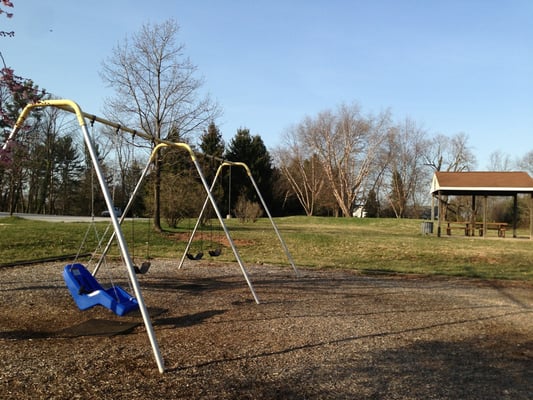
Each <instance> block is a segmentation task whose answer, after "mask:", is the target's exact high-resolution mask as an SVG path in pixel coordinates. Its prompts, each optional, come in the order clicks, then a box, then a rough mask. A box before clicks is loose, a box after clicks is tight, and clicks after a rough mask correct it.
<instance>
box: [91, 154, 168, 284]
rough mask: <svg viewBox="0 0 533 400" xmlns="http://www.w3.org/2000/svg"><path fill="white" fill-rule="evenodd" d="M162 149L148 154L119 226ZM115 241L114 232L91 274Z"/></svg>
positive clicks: (96, 270) (97, 268) (97, 267)
mask: <svg viewBox="0 0 533 400" xmlns="http://www.w3.org/2000/svg"><path fill="white" fill-rule="evenodd" d="M161 147H164V145H162V144H158V145H157V146H156V147H154V149H153V150H152V153H151V154H150V157H149V158H148V162H147V163H146V166H145V167H144V169H143V171H142V173H141V176H140V178H139V180H138V181H137V185H136V186H135V188H134V189H133V192H132V194H131V196H130V198H129V200H128V204H126V207H125V208H124V211H123V212H122V215H121V216H120V220H119V224H121V225H122V222H123V221H124V218H125V217H126V215H127V214H128V211H129V210H130V208H131V206H132V205H133V201H134V200H135V197H136V196H137V193H138V192H139V190H140V189H141V186H142V183H143V181H144V178H146V175H147V174H148V171H149V169H150V165H151V164H152V161H153V160H154V158H155V156H156V154H157V151H158V150H159V149H160V148H161ZM114 239H115V232H113V233H112V234H111V237H110V238H109V240H108V242H107V245H106V247H105V248H104V251H102V255H101V256H100V259H99V260H98V263H97V264H96V267H95V268H94V270H93V272H92V274H93V275H96V273H97V272H98V270H99V269H100V266H101V265H102V262H103V260H104V257H105V256H106V254H107V252H108V251H109V248H110V247H111V245H112V244H113V240H114Z"/></svg>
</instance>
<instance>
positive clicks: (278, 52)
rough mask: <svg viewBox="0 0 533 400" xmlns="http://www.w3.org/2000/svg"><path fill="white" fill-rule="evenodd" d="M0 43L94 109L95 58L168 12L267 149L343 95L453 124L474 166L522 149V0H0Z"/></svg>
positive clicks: (427, 121)
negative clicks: (7, 8)
mask: <svg viewBox="0 0 533 400" xmlns="http://www.w3.org/2000/svg"><path fill="white" fill-rule="evenodd" d="M13 1H14V4H15V8H14V9H13V12H14V13H15V15H14V17H13V18H12V19H10V20H8V19H6V18H5V17H3V16H0V30H7V31H10V30H14V31H15V32H16V34H15V37H14V38H0V51H1V52H2V54H3V56H4V58H5V60H6V63H7V65H8V66H10V67H12V68H14V70H15V72H16V74H18V75H22V76H24V77H28V78H31V79H33V80H34V81H35V82H36V83H37V84H38V85H39V86H40V87H43V88H45V89H47V90H48V91H49V92H51V93H53V94H55V95H57V96H60V97H64V98H69V99H72V100H75V101H76V102H78V103H79V104H80V106H81V107H82V109H83V110H84V111H87V112H90V113H95V114H101V113H102V106H103V100H104V98H105V97H106V96H109V95H111V94H112V92H110V91H109V89H107V88H106V87H105V86H104V84H103V83H102V81H101V79H100V76H99V74H98V72H99V71H100V69H101V63H102V61H103V60H104V59H105V58H107V57H109V56H110V55H111V53H112V49H113V47H114V46H115V45H116V44H117V43H119V42H121V41H123V40H124V38H125V37H126V36H129V35H131V34H132V33H134V32H136V31H138V30H139V28H140V26H141V25H142V24H143V23H146V22H151V23H157V22H162V21H164V20H165V19H167V18H169V17H172V18H174V19H175V20H176V21H177V22H178V24H179V25H180V27H181V28H180V34H179V38H178V39H179V41H180V42H182V43H183V44H185V46H186V54H187V55H188V56H189V57H190V58H191V60H192V62H193V63H194V64H196V65H197V66H198V68H199V73H200V75H202V76H203V77H204V78H205V87H204V88H205V89H206V90H207V91H208V92H209V93H210V94H211V96H212V97H213V98H215V99H216V100H217V101H218V102H219V103H220V105H221V106H222V108H223V110H224V115H223V116H222V117H221V118H220V119H219V120H218V121H217V124H218V125H219V127H220V129H221V131H222V133H223V135H224V137H225V139H226V140H229V139H230V138H231V137H233V136H234V135H235V133H236V131H237V129H238V128H240V127H247V128H249V129H250V130H251V132H252V133H253V134H259V135H261V137H262V138H263V140H264V141H265V144H266V145H267V146H268V147H269V148H270V149H272V148H274V147H275V146H277V145H279V144H281V138H282V135H283V133H284V132H285V131H286V130H287V129H288V128H289V127H290V126H291V125H294V124H297V123H298V122H300V121H301V120H302V119H303V118H304V117H305V116H306V115H311V116H313V115H315V114H316V113H318V112H319V111H322V110H325V109H333V108H335V107H337V106H338V105H339V104H341V103H343V102H344V103H351V102H357V103H359V104H360V106H361V107H362V109H363V112H367V113H374V114H376V113H379V112H380V111H382V110H385V109H390V110H391V111H392V113H393V117H394V119H395V120H398V121H400V120H403V119H404V118H406V117H409V118H411V119H413V120H415V121H416V122H417V123H418V124H419V125H420V126H421V127H423V128H424V129H425V130H426V131H428V133H429V134H430V135H434V134H439V133H440V134H445V135H454V134H457V133H460V132H464V133H466V134H467V135H468V136H469V138H470V139H469V140H470V144H471V146H472V147H473V149H474V151H475V154H476V155H477V157H478V169H485V168H486V167H487V164H488V158H489V155H490V154H491V153H492V152H494V151H496V150H498V151H501V152H503V153H504V154H508V155H509V156H510V157H511V158H512V159H515V158H517V157H521V156H523V155H524V154H525V153H526V152H528V151H530V150H533V135H532V131H533V24H532V23H531V21H533V2H532V1H530V0H507V1H504V0H501V1H496V0H480V1H477V0H461V1H459V0H447V1H436V0H435V1H433V0H418V1H417V0H373V1H359V0H352V1H349V0H346V1H344V0H322V1H318V0H307V1H303V0H302V1H301V0H293V1H290V0H286V1H278V0H270V1H260V0H257V1H252V0H249V1H237V0H235V1H232V0H226V1H222V0H219V1H216V0H195V1H190V0H187V1H185V0H183V1H182V0H175V1H171V0H168V1H163V0H152V1H137V0H108V1H105V2H104V1H100V0H93V1H90V2H89V1H72V0H54V1H42V0H13Z"/></svg>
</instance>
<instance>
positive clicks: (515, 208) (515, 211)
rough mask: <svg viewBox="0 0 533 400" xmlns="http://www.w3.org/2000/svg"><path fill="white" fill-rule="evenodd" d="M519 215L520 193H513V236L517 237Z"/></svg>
mask: <svg viewBox="0 0 533 400" xmlns="http://www.w3.org/2000/svg"><path fill="white" fill-rule="evenodd" d="M517 216H518V194H516V193H515V194H514V195H513V237H514V238H515V237H516V223H517V220H518V218H517Z"/></svg>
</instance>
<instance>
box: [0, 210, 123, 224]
mask: <svg viewBox="0 0 533 400" xmlns="http://www.w3.org/2000/svg"><path fill="white" fill-rule="evenodd" d="M13 215H14V216H16V217H21V218H27V219H33V220H37V221H48V222H91V219H92V218H91V217H88V216H74V215H46V214H25V213H15V214H13ZM3 217H9V213H6V212H0V218H3ZM126 219H128V218H126ZM94 220H95V221H100V222H102V221H103V222H105V221H111V220H110V218H108V217H94Z"/></svg>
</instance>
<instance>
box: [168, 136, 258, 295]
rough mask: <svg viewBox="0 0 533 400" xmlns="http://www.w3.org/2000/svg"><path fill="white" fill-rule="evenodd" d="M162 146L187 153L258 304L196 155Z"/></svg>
mask: <svg viewBox="0 0 533 400" xmlns="http://www.w3.org/2000/svg"><path fill="white" fill-rule="evenodd" d="M163 144H165V145H167V146H176V147H181V148H184V149H186V150H187V151H188V152H189V155H190V157H191V160H192V162H193V164H194V166H195V168H196V171H197V172H198V175H199V176H200V180H201V181H202V184H203V185H204V188H205V191H206V192H207V197H208V199H209V200H210V201H211V205H212V206H213V209H214V210H215V213H216V215H217V217H218V220H219V221H220V225H222V229H223V230H224V233H225V234H226V238H227V239H228V243H229V244H230V246H231V249H232V250H233V254H234V255H235V258H236V259H237V263H238V264H239V267H240V268H241V272H242V274H243V276H244V279H245V280H246V283H247V284H248V287H249V288H250V292H252V296H253V298H254V300H255V302H256V303H257V304H259V298H258V297H257V294H256V293H255V290H254V287H253V285H252V281H251V280H250V277H249V276H248V272H247V271H246V267H245V266H244V263H243V262H242V259H241V256H240V255H239V251H238V250H237V247H235V243H234V242H233V239H232V238H231V235H230V233H229V230H228V228H227V226H226V224H225V223H224V220H223V219H222V214H220V210H219V209H218V206H217V203H216V201H215V197H214V196H213V193H211V189H210V187H209V185H208V184H207V181H206V179H205V176H204V174H203V173H202V168H201V167H200V164H199V163H198V160H197V158H196V155H195V154H194V152H193V151H192V149H191V147H190V146H189V145H188V144H186V143H163Z"/></svg>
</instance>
